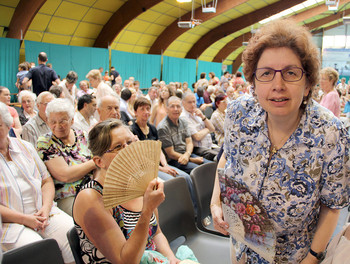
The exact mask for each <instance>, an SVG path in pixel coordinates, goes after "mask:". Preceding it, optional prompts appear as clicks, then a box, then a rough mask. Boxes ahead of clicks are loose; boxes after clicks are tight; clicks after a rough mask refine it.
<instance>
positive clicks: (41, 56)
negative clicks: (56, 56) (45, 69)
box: [38, 52, 47, 64]
mask: <svg viewBox="0 0 350 264" xmlns="http://www.w3.org/2000/svg"><path fill="white" fill-rule="evenodd" d="M38 62H39V64H40V63H45V62H47V54H46V53H45V52H40V53H39V55H38Z"/></svg>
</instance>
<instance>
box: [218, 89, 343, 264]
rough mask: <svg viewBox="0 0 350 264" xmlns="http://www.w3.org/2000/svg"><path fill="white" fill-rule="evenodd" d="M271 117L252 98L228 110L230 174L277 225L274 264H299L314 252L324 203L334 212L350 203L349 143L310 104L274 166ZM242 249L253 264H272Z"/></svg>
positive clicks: (331, 121)
mask: <svg viewBox="0 0 350 264" xmlns="http://www.w3.org/2000/svg"><path fill="white" fill-rule="evenodd" d="M266 117H267V114H266V112H265V111H264V110H263V109H262V108H261V106H260V105H259V103H257V101H256V100H255V99H254V98H253V97H249V96H243V97H240V98H239V99H237V100H235V101H233V102H231V104H230V105H229V106H228V109H227V114H226V120H225V143H224V151H225V157H226V160H227V162H226V165H225V174H226V176H227V177H231V178H232V179H234V180H236V181H237V182H238V183H240V184H242V185H244V186H246V188H247V189H249V191H250V192H251V194H252V195H253V196H254V197H256V198H257V199H258V200H259V201H260V203H261V204H262V206H264V208H265V210H266V212H267V214H268V216H269V218H270V219H271V220H272V222H273V223H274V228H275V232H276V240H277V242H276V255H275V259H274V261H275V263H299V262H300V261H301V260H302V259H303V258H304V257H305V256H306V255H307V253H308V251H309V248H310V245H311V242H312V239H313V236H314V234H315V231H316V224H317V221H318V218H319V210H320V205H321V203H322V204H324V205H326V206H327V207H330V208H334V209H340V208H343V207H345V206H346V205H347V204H348V200H349V193H350V192H349V182H348V175H349V167H350V166H349V148H350V142H349V138H348V136H347V132H346V130H345V129H344V128H343V126H342V124H341V122H340V121H339V120H338V119H337V118H335V117H334V116H333V114H332V113H331V112H330V111H328V110H326V109H325V108H323V107H321V106H320V105H319V104H317V103H316V102H314V101H310V102H309V104H308V105H307V106H306V109H305V111H304V113H303V115H302V118H301V121H300V124H299V126H298V128H297V129H296V130H295V131H294V132H293V134H292V135H291V137H290V138H289V139H288V140H287V142H286V143H285V144H284V146H283V147H282V148H281V149H279V150H278V151H277V153H275V154H274V155H272V157H271V160H270V162H269V156H270V151H269V150H270V146H271V143H270V141H269V137H268V128H267V124H266ZM240 248H241V249H242V248H244V250H245V251H247V258H248V259H247V261H248V262H249V263H268V262H267V261H265V260H264V259H263V258H262V257H260V256H259V255H258V254H257V253H256V252H254V251H253V250H251V249H248V248H247V247H240ZM244 250H243V251H244ZM241 254H242V250H240V251H239V252H237V256H241Z"/></svg>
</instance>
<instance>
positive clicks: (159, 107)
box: [150, 86, 174, 127]
mask: <svg viewBox="0 0 350 264" xmlns="http://www.w3.org/2000/svg"><path fill="white" fill-rule="evenodd" d="M173 95H174V93H173V91H172V89H170V87H169V86H164V87H163V88H162V89H161V91H160V95H159V99H158V103H157V104H156V105H154V106H153V108H152V113H151V118H150V123H151V124H153V125H154V126H155V127H157V126H158V124H159V123H160V121H162V120H163V119H164V118H165V117H166V114H167V113H166V104H167V101H168V99H169V98H170V97H171V96H173Z"/></svg>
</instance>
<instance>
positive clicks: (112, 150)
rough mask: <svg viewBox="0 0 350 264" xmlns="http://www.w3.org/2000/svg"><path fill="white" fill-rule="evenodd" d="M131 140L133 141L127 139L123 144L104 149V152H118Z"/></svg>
mask: <svg viewBox="0 0 350 264" xmlns="http://www.w3.org/2000/svg"><path fill="white" fill-rule="evenodd" d="M133 142H134V141H133V140H129V141H128V142H126V143H124V144H118V145H116V146H115V147H114V148H112V149H108V150H106V151H105V153H118V152H119V151H121V150H122V149H123V148H126V147H127V146H129V145H130V144H131V143H133Z"/></svg>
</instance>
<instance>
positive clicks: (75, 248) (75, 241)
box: [67, 226, 84, 264]
mask: <svg viewBox="0 0 350 264" xmlns="http://www.w3.org/2000/svg"><path fill="white" fill-rule="evenodd" d="M67 238H68V242H69V245H70V248H71V250H72V253H73V257H74V260H75V263H76V264H84V261H83V259H82V257H81V248H80V239H79V236H78V233H77V230H76V229H75V227H74V226H73V227H72V228H71V229H69V230H68V232H67Z"/></svg>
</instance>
